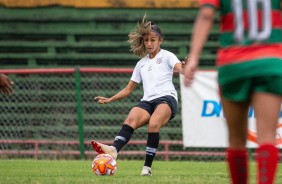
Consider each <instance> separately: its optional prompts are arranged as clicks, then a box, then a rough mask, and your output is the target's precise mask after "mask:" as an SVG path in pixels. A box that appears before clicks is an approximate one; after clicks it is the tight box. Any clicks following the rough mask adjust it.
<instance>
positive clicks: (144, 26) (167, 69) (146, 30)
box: [91, 16, 187, 176]
mask: <svg viewBox="0 0 282 184" xmlns="http://www.w3.org/2000/svg"><path fill="white" fill-rule="evenodd" d="M145 18H146V16H144V18H143V20H142V22H140V23H138V24H137V26H136V28H135V30H133V31H132V32H131V33H130V34H129V40H128V41H129V43H130V45H131V51H133V53H134V54H135V55H137V56H139V57H140V58H142V59H141V60H139V61H138V63H137V64H136V66H135V68H134V71H133V74H132V76H131V79H130V81H129V83H128V84H127V86H126V87H125V88H124V89H123V90H121V91H120V92H118V93H117V94H116V95H114V96H112V97H110V98H105V97H101V96H97V97H95V98H94V99H95V100H96V101H97V102H98V103H100V104H106V103H110V102H113V101H116V100H120V99H122V98H125V97H127V96H129V95H130V94H131V93H132V92H133V90H134V89H135V88H136V86H137V85H138V84H139V83H140V82H142V84H143V91H144V95H143V98H142V99H141V101H140V102H139V103H138V104H137V105H136V106H135V107H133V108H132V109H131V111H130V112H129V114H128V116H127V118H126V119H125V121H124V123H123V125H122V128H121V130H120V131H119V133H118V135H117V136H116V137H115V140H114V142H113V145H112V146H108V145H104V144H101V143H98V142H96V141H94V140H93V141H91V144H92V147H93V148H94V150H95V151H96V152H97V153H99V154H100V153H108V154H111V155H112V156H114V157H115V158H116V157H117V153H118V152H119V151H120V150H121V149H122V148H123V146H125V145H126V144H127V143H128V141H129V140H130V138H131V136H132V134H133V132H134V130H135V129H138V128H140V127H142V126H145V125H148V137H147V147H146V158H145V164H144V166H143V169H142V172H141V175H142V176H152V170H151V166H152V163H153V160H154V157H155V154H156V151H157V148H158V144H159V140H160V137H159V131H160V129H161V128H162V127H163V126H164V125H166V124H167V123H168V121H169V120H171V119H173V118H174V116H175V114H176V111H177V100H178V97H177V91H176V90H175V87H174V85H173V83H172V77H173V71H174V70H175V71H178V72H179V73H181V74H183V72H184V70H183V67H182V63H181V62H180V61H179V59H178V58H177V57H176V56H175V55H174V54H173V53H171V52H169V51H167V50H164V49H161V47H160V46H161V44H162V42H163V34H162V32H161V29H160V28H159V27H158V26H157V25H156V24H154V23H152V22H151V21H147V20H146V19H145ZM186 59H187V58H186ZM184 62H185V61H184ZM184 62H183V64H184Z"/></svg>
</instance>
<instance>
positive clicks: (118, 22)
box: [0, 0, 224, 161]
mask: <svg viewBox="0 0 282 184" xmlns="http://www.w3.org/2000/svg"><path fill="white" fill-rule="evenodd" d="M197 8H198V3H197V0H144V1H140V2H139V1H131V0H115V1H114V0H95V1H93V0H0V15H1V16H0V22H1V23H0V72H2V73H5V74H7V75H8V76H9V77H10V78H11V79H12V80H13V81H14V82H15V85H14V90H15V93H14V94H13V95H12V96H8V97H6V96H0V153H1V154H0V158H35V159H88V158H93V153H94V152H93V151H92V148H91V146H90V144H89V143H90V140H91V139H95V140H100V141H102V142H104V143H109V144H110V143H111V142H112V141H113V139H114V137H115V135H116V133H117V132H118V131H119V129H120V127H121V124H122V123H123V121H124V119H125V117H126V116H127V114H128V112H129V110H130V109H131V108H132V107H133V106H134V105H135V104H137V102H138V100H140V99H141V98H142V95H143V91H142V86H141V85H140V86H139V87H138V88H137V89H136V90H135V91H134V93H133V94H132V95H131V96H130V97H129V98H127V99H123V100H121V101H118V102H114V103H111V104H107V105H98V104H95V103H94V101H93V98H94V97H95V96H97V95H101V96H106V97H110V96H112V95H114V94H116V93H117V92H118V91H120V90H121V89H123V88H124V87H125V86H126V84H127V83H128V81H129V80H130V77H131V72H132V70H133V68H134V66H135V64H136V63H137V61H138V60H139V58H138V57H136V56H135V55H133V54H132V52H130V47H129V44H128V43H127V40H128V33H129V32H130V31H131V30H133V29H134V27H135V25H136V24H137V22H138V21H139V20H140V19H142V17H143V16H144V14H146V15H147V17H148V19H149V20H152V21H154V22H155V23H156V24H157V25H159V26H160V27H161V29H162V32H163V33H164V34H165V38H164V40H165V41H164V43H163V45H162V48H163V49H166V50H169V51H171V52H173V53H174V54H176V55H177V57H178V58H179V59H180V60H182V59H183V58H184V57H185V56H186V55H187V54H188V50H189V40H190V36H191V32H192V25H193V23H194V20H195V17H196V13H197V10H198V9H197ZM218 26H219V25H218V19H216V20H215V26H214V27H213V30H212V32H211V34H210V36H209V39H208V42H207V44H206V45H205V48H204V51H203V53H202V55H201V59H200V66H201V68H203V69H206V68H212V69H213V68H214V66H215V53H216V50H217V48H218V46H219V42H218ZM173 80H174V84H175V87H176V89H177V90H178V94H179V109H178V114H177V116H176V117H175V118H174V119H173V120H172V121H171V122H169V123H168V124H167V126H166V127H164V128H163V129H162V130H161V132H160V133H161V140H162V142H161V145H160V148H159V154H158V155H157V158H156V159H161V160H163V159H165V160H184V159H185V160H201V161H203V160H204V161H205V160H208V161H217V160H222V159H223V158H224V156H223V150H222V148H201V147H199V148H185V149H184V148H183V144H182V122H181V113H180V112H181V98H180V85H179V75H178V74H175V76H174V79H173ZM146 139H147V128H146V127H143V128H140V129H138V130H136V131H135V133H134V135H133V137H132V140H131V141H130V143H129V145H127V146H126V147H125V148H124V149H123V151H122V152H121V155H120V156H119V158H121V159H122V158H124V159H143V157H144V155H145V147H146V146H145V145H146Z"/></svg>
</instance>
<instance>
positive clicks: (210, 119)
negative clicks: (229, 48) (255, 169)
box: [180, 70, 282, 148]
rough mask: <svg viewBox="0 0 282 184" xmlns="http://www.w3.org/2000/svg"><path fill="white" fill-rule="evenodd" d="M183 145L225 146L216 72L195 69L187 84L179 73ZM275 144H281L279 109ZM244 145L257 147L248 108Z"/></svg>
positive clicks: (252, 114) (225, 132)
mask: <svg viewBox="0 0 282 184" xmlns="http://www.w3.org/2000/svg"><path fill="white" fill-rule="evenodd" d="M180 84H181V100H182V112H181V113H182V127H183V143H184V147H228V142H227V136H228V132H227V125H226V123H225V118H224V113H223V109H222V105H221V102H220V98H219V90H218V83H217V72H216V71H214V70H210V71H198V72H197V73H196V75H195V79H194V82H193V84H192V85H191V86H190V87H186V86H184V85H183V75H180ZM276 137H277V144H278V147H279V148H282V110H281V113H280V119H279V122H278V126H277V136H276ZM247 147H248V148H255V147H257V136H256V125H255V113H254V110H253V108H251V107H250V109H249V124H248V142H247Z"/></svg>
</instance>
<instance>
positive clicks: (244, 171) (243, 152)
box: [222, 98, 249, 184]
mask: <svg viewBox="0 0 282 184" xmlns="http://www.w3.org/2000/svg"><path fill="white" fill-rule="evenodd" d="M222 105H223V110H224V115H225V117H226V121H227V126H228V132H229V135H228V136H229V148H228V150H227V163H228V166H229V172H230V178H231V180H232V183H233V184H237V183H238V184H239V183H240V184H246V183H247V180H248V154H247V149H246V139H247V125H248V110H249V103H248V102H234V101H230V100H226V99H224V98H223V99H222Z"/></svg>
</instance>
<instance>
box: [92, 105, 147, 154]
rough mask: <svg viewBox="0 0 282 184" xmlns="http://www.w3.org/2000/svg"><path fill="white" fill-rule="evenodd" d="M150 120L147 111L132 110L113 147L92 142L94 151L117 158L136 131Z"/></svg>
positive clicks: (138, 108)
mask: <svg viewBox="0 0 282 184" xmlns="http://www.w3.org/2000/svg"><path fill="white" fill-rule="evenodd" d="M149 118H150V114H149V113H148V112H147V111H146V110H144V109H142V108H140V107H134V108H132V109H131V111H130V112H129V114H128V116H127V118H126V119H125V121H124V124H123V125H122V127H121V129H120V131H119V133H118V134H117V135H116V137H115V140H114V142H113V145H112V146H108V145H105V144H102V143H98V142H96V141H95V140H92V141H91V145H92V147H93V149H94V150H95V151H96V152H97V153H99V154H101V153H107V154H110V155H112V156H113V157H114V158H117V153H118V152H119V151H120V150H121V149H122V148H123V146H125V145H126V144H127V143H128V141H129V140H130V138H131V136H132V134H133V132H134V130H135V129H137V128H139V127H141V126H144V125H145V124H147V123H148V121H149Z"/></svg>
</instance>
